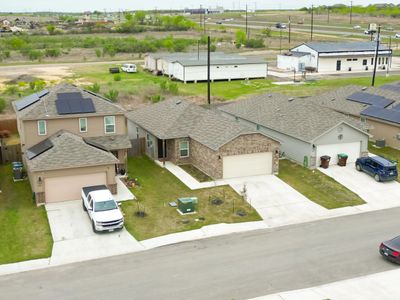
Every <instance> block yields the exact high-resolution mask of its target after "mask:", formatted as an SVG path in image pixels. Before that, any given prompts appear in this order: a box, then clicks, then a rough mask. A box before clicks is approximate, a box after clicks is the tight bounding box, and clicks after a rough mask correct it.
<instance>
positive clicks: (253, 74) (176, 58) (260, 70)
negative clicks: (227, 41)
mask: <svg viewBox="0 0 400 300" xmlns="http://www.w3.org/2000/svg"><path fill="white" fill-rule="evenodd" d="M210 65H211V68H210V78H211V80H233V79H251V78H266V77H267V73H268V66H267V62H266V61H264V60H262V59H258V58H249V57H245V56H242V55H234V54H225V53H223V52H213V53H211V54H210ZM144 68H145V69H147V70H149V71H151V72H153V73H154V74H157V75H166V76H169V77H170V78H173V79H176V80H179V81H182V82H185V83H186V82H198V81H206V80H207V53H206V52H198V53H197V52H195V53H171V54H148V55H146V56H145V62H144Z"/></svg>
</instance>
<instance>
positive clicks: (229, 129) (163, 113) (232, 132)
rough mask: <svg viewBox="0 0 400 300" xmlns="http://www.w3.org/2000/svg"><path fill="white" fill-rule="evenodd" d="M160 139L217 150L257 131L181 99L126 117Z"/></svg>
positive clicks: (168, 101)
mask: <svg viewBox="0 0 400 300" xmlns="http://www.w3.org/2000/svg"><path fill="white" fill-rule="evenodd" d="M126 116H127V118H128V119H129V120H131V121H132V122H134V123H136V124H138V125H139V126H141V127H142V128H144V129H145V130H147V131H149V132H150V133H151V134H153V135H155V136H156V137H157V138H159V139H175V138H182V137H190V138H192V139H194V140H196V141H198V142H199V143H201V144H203V145H205V146H207V147H209V148H211V149H213V150H217V149H218V148H219V147H221V146H223V145H224V144H226V143H227V142H229V141H231V140H232V139H234V138H235V137H237V136H239V135H242V134H251V133H256V131H255V130H253V129H251V128H249V127H247V126H244V125H242V124H239V123H238V122H236V121H233V120H230V119H228V118H226V117H224V116H222V114H221V113H220V112H219V111H216V110H209V109H206V108H203V107H200V106H197V105H195V104H192V103H190V102H187V101H184V100H181V99H169V100H165V101H162V102H159V103H157V104H153V105H151V106H147V107H144V108H142V109H139V110H136V111H133V112H130V113H127V114H126Z"/></svg>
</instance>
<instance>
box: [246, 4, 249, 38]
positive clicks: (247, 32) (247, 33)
mask: <svg viewBox="0 0 400 300" xmlns="http://www.w3.org/2000/svg"><path fill="white" fill-rule="evenodd" d="M246 37H247V38H249V30H248V27H247V3H246Z"/></svg>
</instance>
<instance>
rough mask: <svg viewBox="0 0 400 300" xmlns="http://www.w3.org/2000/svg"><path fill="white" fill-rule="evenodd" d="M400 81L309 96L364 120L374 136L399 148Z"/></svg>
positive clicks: (346, 88)
mask: <svg viewBox="0 0 400 300" xmlns="http://www.w3.org/2000/svg"><path fill="white" fill-rule="evenodd" d="M399 92H400V83H391V84H387V85H384V86H382V87H380V88H374V87H361V86H356V85H349V86H345V87H341V88H338V89H336V90H333V91H330V92H327V93H324V94H322V95H317V96H314V97H311V98H310V99H309V100H310V101H312V102H314V103H316V104H318V105H322V106H325V107H328V108H330V109H332V110H334V111H336V112H340V113H342V114H345V115H348V116H351V117H353V118H354V119H356V120H360V121H362V122H363V123H364V124H365V128H366V129H367V130H368V132H369V134H370V135H371V137H372V139H374V140H384V141H385V143H386V145H388V146H390V147H393V148H396V149H400V113H399V104H400V95H399Z"/></svg>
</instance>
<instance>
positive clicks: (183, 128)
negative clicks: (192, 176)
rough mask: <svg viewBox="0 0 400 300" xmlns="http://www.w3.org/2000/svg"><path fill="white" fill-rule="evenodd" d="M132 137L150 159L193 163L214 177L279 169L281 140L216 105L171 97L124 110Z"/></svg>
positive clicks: (273, 171)
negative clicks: (227, 114)
mask: <svg viewBox="0 0 400 300" xmlns="http://www.w3.org/2000/svg"><path fill="white" fill-rule="evenodd" d="M127 119H128V132H129V136H130V139H141V138H144V139H145V152H146V154H147V155H148V156H149V157H150V158H152V159H154V160H160V161H162V162H164V161H171V162H173V163H175V164H178V165H180V164H192V165H194V166H195V167H197V168H198V169H200V170H201V171H203V172H204V173H206V174H207V175H209V176H211V177H212V178H214V179H220V178H233V177H242V176H253V175H262V174H273V173H277V172H278V165H279V142H278V141H277V140H275V139H272V138H270V137H268V136H267V135H265V134H262V133H259V132H256V131H255V130H253V129H251V128H249V127H247V126H244V125H241V124H239V123H238V122H236V121H232V120H229V119H228V118H225V117H224V116H222V114H221V113H220V112H218V111H216V110H213V109H208V108H203V107H200V106H198V105H195V104H192V103H190V102H187V101H184V100H181V99H170V100H166V101H162V102H160V103H157V104H154V105H151V106H148V107H144V108H142V109H139V110H136V111H133V112H129V113H127Z"/></svg>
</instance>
